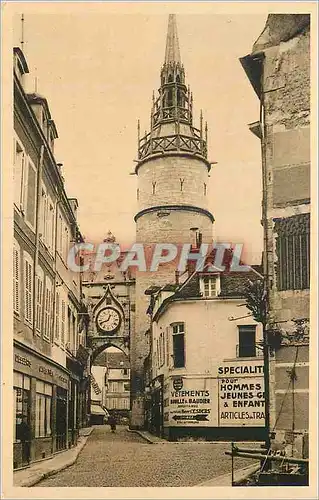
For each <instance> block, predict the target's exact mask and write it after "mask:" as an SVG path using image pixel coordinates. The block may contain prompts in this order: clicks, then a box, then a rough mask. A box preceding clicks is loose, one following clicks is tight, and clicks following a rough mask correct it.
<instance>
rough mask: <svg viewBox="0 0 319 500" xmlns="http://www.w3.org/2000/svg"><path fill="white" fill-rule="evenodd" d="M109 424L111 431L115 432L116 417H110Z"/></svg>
mask: <svg viewBox="0 0 319 500" xmlns="http://www.w3.org/2000/svg"><path fill="white" fill-rule="evenodd" d="M108 424H109V426H110V427H111V431H112V432H115V431H116V419H115V417H114V415H110V416H109V420H108Z"/></svg>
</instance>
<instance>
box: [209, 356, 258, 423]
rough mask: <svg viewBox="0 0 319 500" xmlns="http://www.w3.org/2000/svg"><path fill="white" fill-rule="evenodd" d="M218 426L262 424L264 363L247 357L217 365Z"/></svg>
mask: <svg viewBox="0 0 319 500" xmlns="http://www.w3.org/2000/svg"><path fill="white" fill-rule="evenodd" d="M218 399H219V426H221V427H263V426H264V425H265V394H264V376H263V364H262V363H260V361H255V362H254V361H249V362H245V360H243V361H240V362H238V363H227V364H226V363H225V364H224V365H223V366H220V367H219V368H218Z"/></svg>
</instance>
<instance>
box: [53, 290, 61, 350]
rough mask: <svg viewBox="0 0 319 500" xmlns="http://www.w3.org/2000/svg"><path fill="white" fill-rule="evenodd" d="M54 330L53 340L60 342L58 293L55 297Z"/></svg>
mask: <svg viewBox="0 0 319 500" xmlns="http://www.w3.org/2000/svg"><path fill="white" fill-rule="evenodd" d="M54 326H55V329H54V338H55V340H57V341H59V340H60V294H59V292H57V293H56V295H55V324H54Z"/></svg>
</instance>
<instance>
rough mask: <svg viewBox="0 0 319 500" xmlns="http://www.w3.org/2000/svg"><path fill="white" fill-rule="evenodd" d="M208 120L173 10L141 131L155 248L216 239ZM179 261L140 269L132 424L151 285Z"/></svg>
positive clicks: (142, 179) (147, 244)
mask: <svg viewBox="0 0 319 500" xmlns="http://www.w3.org/2000/svg"><path fill="white" fill-rule="evenodd" d="M210 168H211V163H210V162H209V161H208V160H207V125H206V126H205V127H203V117H202V114H201V116H200V125H199V128H196V127H195V126H194V124H193V95H192V93H191V91H190V88H189V87H188V86H187V85H186V80H185V70H184V66H183V64H182V61H181V56H180V49H179V42H178V35H177V27H176V18H175V15H170V16H169V20H168V32H167V40H166V50H165V59H164V64H163V66H162V68H161V71H160V87H159V90H158V95H157V97H156V98H155V97H153V105H152V110H151V122H150V131H149V132H148V133H146V135H144V136H143V137H140V133H139V137H138V157H137V164H136V169H135V173H136V175H137V177H138V189H137V198H138V212H137V214H136V215H135V222H136V241H137V243H142V244H143V245H144V249H145V250H146V251H147V250H148V249H149V250H150V251H152V249H153V248H154V245H155V244H156V243H173V244H175V245H181V244H184V243H185V244H187V243H188V244H190V243H192V242H193V237H194V233H196V234H197V236H198V240H199V242H200V241H202V242H203V243H211V242H212V225H213V222H214V217H213V215H212V214H211V213H210V212H209V210H208V209H207V202H208V176H209V171H210ZM175 271H176V264H173V263H172V264H171V265H168V264H165V265H163V266H160V267H159V270H158V271H157V272H149V271H147V272H144V271H138V272H137V274H136V316H135V317H136V322H135V332H134V334H133V335H132V336H131V343H130V359H131V400H132V408H131V410H132V413H131V427H132V428H135V429H138V428H142V427H143V426H144V384H143V378H144V377H143V375H144V363H145V359H146V357H147V356H148V354H149V345H148V341H147V336H146V331H147V330H148V329H149V318H148V316H147V313H146V311H147V307H148V303H149V300H148V298H147V296H146V295H145V290H146V289H147V288H149V287H150V286H152V285H155V286H162V285H166V284H168V283H174V282H175Z"/></svg>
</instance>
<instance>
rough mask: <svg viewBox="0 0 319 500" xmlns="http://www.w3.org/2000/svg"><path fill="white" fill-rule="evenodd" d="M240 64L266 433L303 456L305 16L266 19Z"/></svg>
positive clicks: (307, 154) (306, 185)
mask: <svg viewBox="0 0 319 500" xmlns="http://www.w3.org/2000/svg"><path fill="white" fill-rule="evenodd" d="M241 63H242V65H243V68H244V70H245V71H246V74H247V76H248V78H249V80H250V82H251V84H252V87H253V89H254V90H255V92H256V93H257V95H258V98H259V100H260V118H259V120H258V121H257V122H255V123H252V124H250V129H251V130H252V132H253V133H254V134H256V135H257V137H259V139H260V140H261V152H262V176H263V204H262V209H263V215H262V224H263V228H264V274H265V278H266V280H267V288H268V296H269V318H268V330H269V334H270V335H275V336H276V337H277V344H279V345H278V346H277V347H278V349H277V352H276V364H275V369H274V372H273V373H272V374H271V383H272V385H273V387H274V394H273V398H272V401H271V404H272V405H273V406H275V408H276V412H275V414H274V415H273V420H272V422H271V427H272V429H273V431H274V434H273V437H274V439H275V440H276V441H278V442H281V443H285V444H284V445H283V446H285V447H286V448H287V450H288V453H292V454H298V455H299V456H300V455H301V456H304V457H306V456H307V454H308V444H307V443H308V437H307V436H308V425H309V423H308V422H309V316H310V314H309V300H310V209H311V206H310V15H308V14H305V15H304V14H302V15H301V14H280V15H279V14H276V15H269V17H268V19H267V23H266V27H265V29H264V31H263V33H262V34H261V35H260V37H259V38H258V40H257V41H256V42H255V44H254V46H253V50H252V53H251V54H249V55H248V56H246V57H243V58H241Z"/></svg>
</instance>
